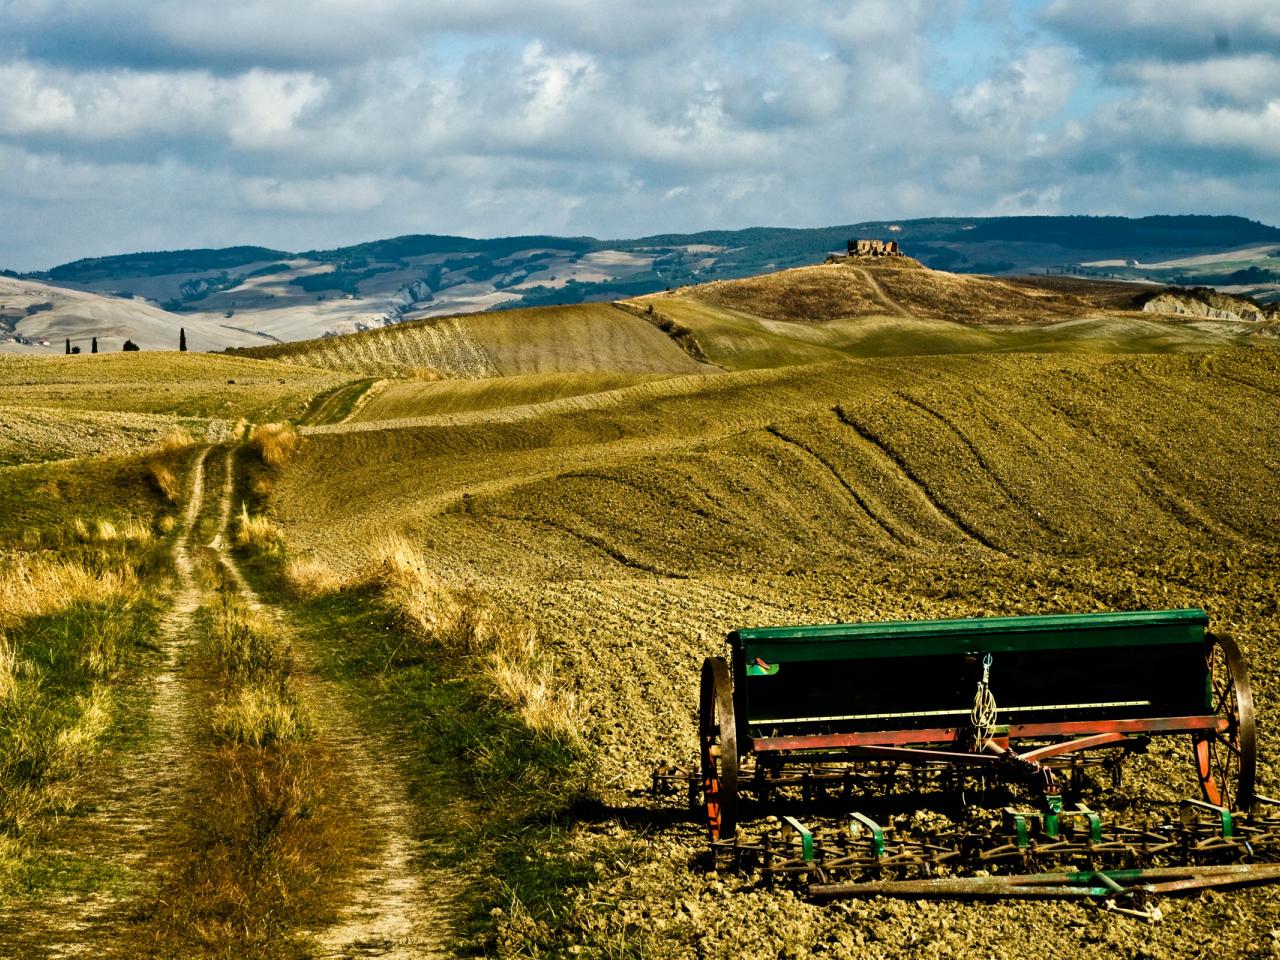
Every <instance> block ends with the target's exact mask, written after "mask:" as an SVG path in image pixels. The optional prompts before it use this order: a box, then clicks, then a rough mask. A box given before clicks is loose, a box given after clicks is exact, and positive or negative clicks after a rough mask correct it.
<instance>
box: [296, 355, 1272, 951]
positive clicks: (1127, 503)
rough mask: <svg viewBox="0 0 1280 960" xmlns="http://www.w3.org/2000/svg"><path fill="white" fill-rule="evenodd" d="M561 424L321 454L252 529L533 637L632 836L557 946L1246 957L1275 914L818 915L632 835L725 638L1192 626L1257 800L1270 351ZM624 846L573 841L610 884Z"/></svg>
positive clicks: (959, 378)
mask: <svg viewBox="0 0 1280 960" xmlns="http://www.w3.org/2000/svg"><path fill="white" fill-rule="evenodd" d="M568 403H570V401H558V402H557V403H554V404H550V405H547V406H546V407H544V408H541V409H540V410H539V409H529V410H527V411H526V412H525V413H524V414H522V415H521V416H518V417H512V416H510V415H508V414H507V413H505V412H504V411H493V412H492V413H489V414H486V413H485V412H483V411H480V412H477V413H472V414H470V415H468V416H467V418H466V419H465V420H457V421H454V422H451V423H447V424H446V423H443V422H440V423H434V424H432V423H424V424H422V425H419V426H413V427H406V428H402V429H396V430H386V429H378V425H377V424H374V423H369V424H352V425H350V427H349V428H346V429H345V430H340V431H339V432H335V433H326V434H314V435H312V436H311V437H310V438H309V439H308V440H307V442H306V443H305V444H304V445H303V447H302V449H301V451H300V452H299V454H298V455H297V457H296V458H295V460H294V461H292V462H291V464H290V465H289V466H288V467H287V468H286V470H285V473H284V474H283V476H282V478H281V481H280V484H279V486H278V487H277V489H276V491H275V493H274V494H273V509H274V512H275V513H276V515H277V516H278V517H279V518H280V520H281V521H282V522H283V523H284V525H285V528H286V530H287V535H288V537H289V540H290V542H291V543H292V544H293V545H294V547H295V549H306V550H309V551H314V552H315V553H317V554H319V555H320V556H321V557H323V558H324V559H326V560H327V561H328V562H330V563H331V564H333V565H334V566H337V567H342V568H346V569H354V568H356V567H359V566H360V565H361V564H362V563H363V562H364V558H365V557H367V556H368V554H369V551H370V549H371V545H372V544H374V543H376V542H377V541H378V540H379V539H380V538H381V537H382V536H383V535H385V534H386V533H387V532H388V531H389V530H392V529H396V530H400V531H403V532H405V533H406V535H407V536H409V538H410V539H411V540H412V541H413V542H414V543H415V544H416V545H418V546H419V547H420V548H421V549H422V550H423V551H424V553H425V554H426V555H427V556H428V557H430V558H431V560H432V561H433V564H434V567H435V569H437V570H439V571H440V572H442V573H443V574H444V575H446V576H447V577H449V578H450V579H451V580H453V581H454V582H457V583H474V584H478V585H480V586H482V587H483V588H485V589H487V590H488V591H490V592H492V593H493V594H494V595H495V596H496V597H497V598H498V599H499V601H500V602H501V603H502V604H503V605H504V606H505V607H506V608H507V609H509V610H510V611H511V613H512V615H513V616H528V617H531V618H532V619H533V620H534V621H535V622H536V623H537V624H538V626H539V628H540V630H541V632H542V634H543V636H544V639H545V640H546V642H547V643H548V644H550V645H551V646H552V647H553V648H554V650H555V652H556V655H557V658H558V662H559V664H560V674H561V676H562V677H563V679H564V682H565V683H566V685H567V686H568V687H569V688H570V689H572V690H573V691H574V692H575V693H576V695H577V697H578V700H579V702H580V703H581V704H582V705H583V706H584V709H585V711H586V712H587V714H588V716H589V717H590V727H589V731H588V733H589V736H590V738H591V740H592V742H593V743H594V744H595V749H596V751H597V754H598V760H599V764H600V767H599V784H600V793H601V796H602V797H603V799H604V801H605V803H606V804H607V805H609V806H611V807H613V808H615V809H616V810H617V811H618V815H619V816H620V817H622V816H623V812H624V811H627V810H631V811H633V813H631V814H628V815H626V817H624V819H626V820H627V822H630V823H632V824H635V823H637V822H641V823H645V822H648V823H649V824H650V826H649V827H648V828H646V831H645V832H643V833H639V832H634V833H632V832H628V831H629V830H634V829H635V828H634V827H632V828H627V829H623V830H622V831H621V836H622V837H623V838H624V839H625V838H626V837H630V838H631V839H632V840H637V841H642V842H641V847H640V849H641V851H642V852H641V853H639V854H638V855H637V856H638V862H637V864H636V865H634V866H632V867H629V868H627V869H625V870H623V869H617V870H613V869H609V868H602V873H601V880H600V883H599V885H598V886H596V887H594V888H592V889H591V890H587V891H584V892H583V894H582V898H583V899H582V902H581V905H580V906H581V909H580V911H579V912H578V913H575V920H574V923H576V924H577V927H576V928H575V929H577V934H576V936H579V937H580V938H581V939H582V940H583V941H584V942H586V943H589V944H600V943H604V942H609V941H611V939H613V940H616V939H632V940H636V941H637V942H639V941H643V942H646V943H649V944H650V945H651V946H652V948H653V949H654V950H656V951H658V952H661V953H664V954H666V955H670V956H722V955H735V956H752V957H755V956H761V957H764V956H770V957H773V956H779V955H782V954H784V953H786V954H787V955H807V953H809V952H814V953H826V954H829V955H835V956H894V957H898V956H903V957H905V956H919V955H937V956H952V955H957V956H958V955H965V956H969V955H973V956H1009V957H1015V956H1025V955H1027V954H1028V953H1030V952H1033V951H1034V952H1037V953H1040V954H1042V955H1046V956H1080V955H1102V954H1112V955H1122V956H1182V955H1188V954H1189V953H1191V954H1194V951H1196V950H1199V949H1200V948H1201V947H1200V945H1201V944H1202V943H1203V942H1204V937H1205V936H1206V935H1207V934H1206V931H1213V934H1212V935H1211V936H1212V937H1213V938H1218V941H1217V942H1218V943H1219V945H1220V946H1221V948H1222V950H1221V951H1219V952H1225V953H1228V954H1239V953H1243V952H1246V951H1247V950H1248V949H1249V948H1250V945H1252V949H1253V951H1254V953H1255V954H1256V955H1269V954H1266V953H1265V951H1266V950H1269V949H1271V947H1270V944H1271V943H1272V939H1271V938H1270V935H1269V933H1268V931H1269V930H1270V929H1272V928H1273V927H1274V926H1276V925H1277V924H1280V895H1278V894H1277V892H1276V891H1275V890H1273V889H1266V888H1264V889H1261V890H1256V891H1248V892H1241V893H1235V894H1230V895H1226V896H1216V895H1209V896H1205V897H1201V898H1199V899H1192V900H1180V901H1177V902H1175V903H1174V904H1173V905H1172V906H1171V907H1170V910H1171V911H1172V914H1173V919H1171V920H1170V921H1166V922H1165V923H1164V924H1163V925H1161V926H1158V927H1156V928H1153V929H1151V930H1148V929H1147V928H1145V927H1138V926H1136V925H1134V924H1133V923H1132V921H1129V920H1126V919H1124V918H1119V917H1096V916H1094V915H1092V914H1090V913H1088V912H1086V911H1083V910H1082V909H1080V908H1078V907H1074V906H1062V905H1050V906H1047V907H1046V906H1043V905H1042V906H1036V907H1029V906H1026V905H994V906H992V905H988V906H972V905H970V906H961V905H930V906H916V905H910V904H897V903H888V904H884V903H856V902H855V903H849V904H843V905H836V906H831V907H817V906H812V905H808V904H804V903H801V902H798V901H796V900H794V899H792V898H791V896H790V895H788V894H767V893H765V892H763V891H762V890H760V889H758V888H757V887H756V886H755V882H754V880H753V879H752V878H751V877H750V876H715V875H709V874H707V873H706V868H705V863H704V861H703V860H702V858H701V853H700V851H701V850H702V848H703V844H702V838H701V831H700V829H699V827H698V825H697V824H696V823H695V822H693V821H687V822H685V821H678V822H677V823H676V824H675V825H666V826H655V824H658V825H660V824H665V823H668V821H667V820H666V819H663V818H661V817H659V816H658V815H657V814H656V813H655V814H654V817H653V819H651V820H650V819H648V818H647V815H643V814H637V813H635V812H634V810H635V808H636V805H637V804H640V806H641V808H644V803H645V802H644V801H643V800H640V799H639V798H638V793H637V791H639V790H640V789H641V788H642V787H643V786H644V785H645V784H646V782H647V775H648V771H649V769H650V767H651V766H652V764H653V763H654V762H655V761H656V760H659V759H662V758H667V757H673V758H677V759H686V758H688V757H690V756H691V755H692V753H693V747H694V735H695V727H694V712H695V706H696V682H697V676H698V667H699V665H700V662H701V660H702V658H703V657H704V656H706V655H708V654H712V653H716V652H718V651H719V650H720V649H721V646H722V638H723V636H724V634H725V633H726V632H727V631H728V630H730V629H733V628H734V627H737V626H744V625H760V624H765V623H817V622H830V621H849V620H875V619H892V618H921V617H935V616H967V615H976V614H987V615H992V614H1015V613H1048V612H1057V611H1091V610H1108V609H1133V608H1141V607H1156V608H1164V607H1177V606H1202V607H1204V608H1206V609H1207V610H1208V611H1209V613H1210V616H1211V618H1212V619H1213V621H1214V623H1215V625H1216V626H1218V627H1220V628H1225V629H1229V630H1231V631H1232V632H1234V633H1235V635H1236V637H1237V638H1238V640H1239V641H1240V642H1241V644H1242V645H1243V647H1244V649H1245V651H1246V655H1247V656H1248V657H1249V658H1250V662H1251V663H1252V670H1253V678H1254V691H1255V698H1256V703H1257V705H1258V709H1259V712H1260V716H1261V717H1262V718H1263V719H1262V721H1261V724H1260V750H1261V755H1262V761H1261V772H1260V789H1261V791H1262V792H1264V793H1267V792H1272V791H1274V790H1275V789H1276V788H1277V787H1278V786H1280V784H1277V783H1276V777H1277V772H1278V771H1277V768H1276V766H1275V762H1274V758H1275V756H1276V750H1277V749H1278V748H1280V741H1278V738H1277V737H1276V735H1275V733H1274V731H1275V730H1276V729H1277V727H1276V724H1275V722H1274V721H1273V720H1272V719H1271V718H1273V717H1275V716H1276V715H1277V711H1280V703H1278V702H1277V701H1278V698H1280V677H1278V675H1277V670H1276V668H1275V665H1274V662H1275V658H1276V656H1277V655H1278V654H1280V608H1278V607H1277V599H1276V594H1275V581H1276V571H1277V570H1280V533H1277V531H1278V530H1280V498H1277V496H1276V494H1275V490H1276V483H1277V479H1278V478H1280V444H1278V441H1277V431H1276V430H1275V424H1277V423H1280V370H1278V366H1277V356H1276V354H1275V353H1274V352H1271V351H1269V350H1264V349H1250V350H1244V349H1241V350H1233V351H1222V352H1214V353H1205V354H1197V355H1174V356H1154V355H1142V356H1130V357H1116V358H1112V357H1106V356H1098V355H1047V356H1034V355H986V356H964V357H939V358H915V359H911V360H880V361H845V362H839V363H832V364H825V365H818V366H810V367H804V368H794V369H791V370H774V371H755V372H746V373H739V374H729V375H725V376H722V377H716V378H710V379H703V378H697V379H692V378H684V379H679V380H671V381H665V382H661V383H656V384H647V385H643V386H638V387H632V388H629V389H626V390H622V391H615V392H613V393H611V394H609V395H607V396H602V397H601V398H599V400H598V401H593V400H592V398H590V397H586V398H577V399H575V400H573V401H572V406H567V405H565V404H568ZM1133 774H1134V775H1133V776H1132V777H1131V778H1130V784H1131V786H1130V787H1129V788H1128V790H1129V793H1128V794H1127V795H1128V796H1129V797H1146V798H1148V799H1156V800H1171V799H1174V798H1176V797H1178V796H1184V795H1191V794H1192V793H1193V792H1194V784H1193V781H1192V777H1191V766H1190V763H1189V761H1188V760H1187V759H1186V745H1185V744H1181V743H1178V744H1169V745H1160V746H1157V747H1155V748H1153V750H1152V753H1151V755H1150V756H1149V757H1148V758H1143V759H1140V760H1138V761H1136V762H1135V763H1134V770H1133ZM619 830H620V828H618V827H616V826H615V827H606V828H600V827H596V826H591V825H586V824H584V825H583V826H581V827H580V828H579V829H578V831H577V833H576V835H575V840H574V842H575V843H578V844H580V845H581V848H582V851H583V853H582V855H583V856H584V857H599V858H605V857H607V856H609V854H608V851H609V850H614V849H616V844H617V843H619V842H621V841H620V840H619ZM593 903H608V904H609V905H610V907H609V909H608V910H607V911H600V910H598V909H596V908H594V907H592V904H593Z"/></svg>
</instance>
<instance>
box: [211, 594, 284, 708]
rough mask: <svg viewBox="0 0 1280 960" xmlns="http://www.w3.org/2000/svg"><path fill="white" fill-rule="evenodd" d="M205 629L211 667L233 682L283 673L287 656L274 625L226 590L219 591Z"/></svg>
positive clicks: (237, 596) (249, 680) (248, 680)
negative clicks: (209, 620)
mask: <svg viewBox="0 0 1280 960" xmlns="http://www.w3.org/2000/svg"><path fill="white" fill-rule="evenodd" d="M208 612H209V615H210V617H211V622H210V624H209V626H208V629H207V630H206V634H205V636H206V641H207V644H208V652H209V655H210V658H211V660H212V663H213V666H214V669H215V670H216V671H217V672H218V673H219V674H220V675H222V676H223V677H225V678H227V682H228V683H230V684H232V685H234V684H240V683H252V682H257V681H260V680H262V679H264V678H269V677H273V676H278V675H279V676H283V675H287V674H288V672H289V669H290V662H291V657H290V654H289V651H288V649H287V647H286V646H285V644H284V642H283V640H282V638H281V637H280V636H279V634H278V632H277V631H276V629H275V627H274V626H273V625H272V624H271V623H270V622H269V621H268V620H266V619H265V618H264V617H262V616H260V615H258V614H256V613H254V612H253V611H252V610H251V609H250V608H249V606H248V604H246V603H245V602H244V600H243V598H241V597H240V595H239V594H236V593H233V592H231V591H230V590H222V591H220V592H219V594H218V597H217V600H216V602H215V603H214V604H212V606H211V608H210V609H209V611H208Z"/></svg>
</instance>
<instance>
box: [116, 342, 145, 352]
mask: <svg viewBox="0 0 1280 960" xmlns="http://www.w3.org/2000/svg"><path fill="white" fill-rule="evenodd" d="M120 349H121V350H123V351H125V353H129V352H131V351H134V350H141V349H142V348H141V347H140V346H138V345H137V344H136V343H134V342H133V341H132V340H126V341H125V342H124V346H123V347H121V348H120Z"/></svg>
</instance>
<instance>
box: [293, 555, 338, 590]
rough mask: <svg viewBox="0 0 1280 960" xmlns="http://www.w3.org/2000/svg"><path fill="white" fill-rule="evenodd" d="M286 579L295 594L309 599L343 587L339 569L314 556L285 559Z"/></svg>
mask: <svg viewBox="0 0 1280 960" xmlns="http://www.w3.org/2000/svg"><path fill="white" fill-rule="evenodd" d="M284 579H285V583H287V584H288V585H289V589H290V590H291V591H292V592H293V594H294V596H297V597H302V598H304V599H308V600H310V599H314V598H316V597H323V596H325V595H327V594H330V593H336V592H337V591H339V590H341V589H342V587H343V580H342V577H341V576H339V574H338V573H337V571H335V570H334V569H333V568H332V567H331V566H329V565H328V564H327V563H325V562H324V561H323V560H318V559H316V558H314V557H305V558H291V559H289V560H287V561H285V565H284Z"/></svg>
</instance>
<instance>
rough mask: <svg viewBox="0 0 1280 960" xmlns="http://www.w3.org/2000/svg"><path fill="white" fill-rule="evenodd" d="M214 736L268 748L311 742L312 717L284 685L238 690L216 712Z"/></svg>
mask: <svg viewBox="0 0 1280 960" xmlns="http://www.w3.org/2000/svg"><path fill="white" fill-rule="evenodd" d="M212 726H213V733H214V736H216V737H217V738H218V739H220V740H223V741H225V742H227V743H235V744H244V745H248V746H254V747H265V746H268V745H270V744H274V743H290V742H293V741H298V740H309V739H310V738H311V736H312V734H313V725H312V722H311V718H310V717H309V716H308V715H307V713H306V711H305V710H304V709H303V707H302V704H301V703H299V702H298V698H297V697H296V696H294V694H293V691H292V690H290V689H289V688H288V686H287V685H286V684H285V683H284V682H283V680H281V681H279V682H276V683H251V684H245V685H244V686H242V687H239V688H238V689H237V690H236V691H235V692H234V693H232V694H230V695H229V696H227V697H226V698H225V699H223V700H222V702H220V703H219V704H217V706H215V707H214V709H213V721H212Z"/></svg>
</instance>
